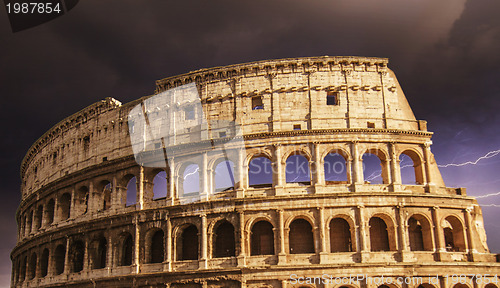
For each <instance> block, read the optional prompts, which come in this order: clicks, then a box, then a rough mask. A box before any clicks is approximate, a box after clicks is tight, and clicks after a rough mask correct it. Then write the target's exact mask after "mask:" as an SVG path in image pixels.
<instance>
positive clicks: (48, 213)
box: [45, 198, 56, 225]
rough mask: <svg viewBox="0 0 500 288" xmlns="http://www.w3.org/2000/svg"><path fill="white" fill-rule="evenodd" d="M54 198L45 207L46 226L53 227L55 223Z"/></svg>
mask: <svg viewBox="0 0 500 288" xmlns="http://www.w3.org/2000/svg"><path fill="white" fill-rule="evenodd" d="M55 205H56V203H55V201H54V198H50V199H49V201H48V202H47V204H46V205H45V225H51V224H52V223H54V210H55Z"/></svg>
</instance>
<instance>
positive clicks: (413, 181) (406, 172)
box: [399, 150, 424, 185]
mask: <svg viewBox="0 0 500 288" xmlns="http://www.w3.org/2000/svg"><path fill="white" fill-rule="evenodd" d="M399 169H400V171H401V183H402V184H407V185H422V184H424V177H423V169H422V160H421V159H420V156H419V155H418V154H417V153H416V152H415V151H412V150H406V151H404V152H403V153H401V155H399Z"/></svg>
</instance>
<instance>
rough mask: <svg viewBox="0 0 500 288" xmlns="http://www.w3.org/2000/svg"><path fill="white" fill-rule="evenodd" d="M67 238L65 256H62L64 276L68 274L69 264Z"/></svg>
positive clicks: (67, 239) (67, 240)
mask: <svg viewBox="0 0 500 288" xmlns="http://www.w3.org/2000/svg"><path fill="white" fill-rule="evenodd" d="M69 245H70V241H69V237H67V238H66V254H65V255H64V274H69V273H70V268H71V267H70V263H69Z"/></svg>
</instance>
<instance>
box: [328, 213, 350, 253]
mask: <svg viewBox="0 0 500 288" xmlns="http://www.w3.org/2000/svg"><path fill="white" fill-rule="evenodd" d="M329 223H330V224H329V225H328V228H329V232H330V233H329V234H330V252H332V253H335V252H352V251H354V249H353V243H352V235H351V225H350V223H349V222H348V221H347V220H345V219H344V218H343V217H335V218H333V219H331V220H330V222H329Z"/></svg>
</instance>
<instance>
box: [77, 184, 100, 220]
mask: <svg viewBox="0 0 500 288" xmlns="http://www.w3.org/2000/svg"><path fill="white" fill-rule="evenodd" d="M88 188H89V191H88V192H87V193H88V195H89V196H88V200H87V207H85V208H84V209H87V214H89V215H91V214H92V213H94V212H97V211H98V210H99V208H100V207H101V206H100V203H96V199H100V198H99V197H96V196H95V195H94V194H95V193H96V191H94V182H93V181H89V187H88ZM99 192H102V191H97V193H99ZM75 194H76V193H75ZM83 197H86V196H85V195H84V196H83ZM102 197H104V195H102ZM74 199H75V201H73V202H74V203H75V205H76V204H77V203H76V197H75V198H74ZM83 200H84V201H85V199H83ZM103 208H104V207H103Z"/></svg>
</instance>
